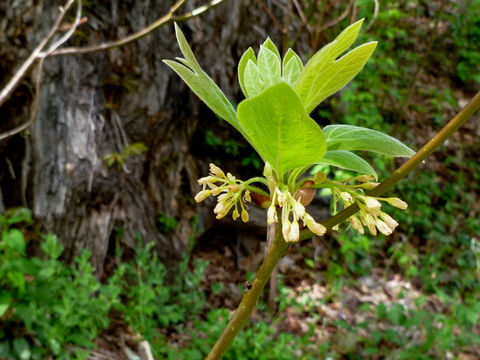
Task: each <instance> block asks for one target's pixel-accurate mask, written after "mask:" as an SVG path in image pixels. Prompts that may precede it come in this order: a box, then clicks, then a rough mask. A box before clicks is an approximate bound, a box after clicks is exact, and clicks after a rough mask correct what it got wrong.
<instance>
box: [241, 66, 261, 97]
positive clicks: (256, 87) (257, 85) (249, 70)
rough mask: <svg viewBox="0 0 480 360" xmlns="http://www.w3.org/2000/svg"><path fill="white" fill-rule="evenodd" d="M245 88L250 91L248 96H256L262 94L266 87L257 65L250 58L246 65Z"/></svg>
mask: <svg viewBox="0 0 480 360" xmlns="http://www.w3.org/2000/svg"><path fill="white" fill-rule="evenodd" d="M244 81H245V82H244V83H245V90H246V91H247V93H248V97H254V96H257V95H258V94H260V93H261V92H262V91H263V89H264V83H263V80H262V78H261V77H260V73H259V71H258V67H257V65H255V64H254V63H253V61H251V60H248V62H247V66H246V67H245V79H244Z"/></svg>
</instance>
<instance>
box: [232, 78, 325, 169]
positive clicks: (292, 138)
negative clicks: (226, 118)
mask: <svg viewBox="0 0 480 360" xmlns="http://www.w3.org/2000/svg"><path fill="white" fill-rule="evenodd" d="M238 120H239V122H240V124H241V125H242V127H243V128H244V129H245V131H246V132H247V134H248V135H249V137H250V140H251V144H252V145H253V146H254V148H255V149H256V150H257V152H258V153H259V154H260V156H261V157H262V158H263V160H264V161H268V162H269V163H270V164H271V165H272V167H273V168H274V169H275V170H276V171H277V173H279V174H283V173H284V172H285V171H288V170H291V169H294V168H297V167H303V166H307V165H311V164H313V163H315V162H318V161H320V160H321V159H322V157H323V154H324V153H325V150H326V147H325V141H324V135H323V133H322V130H321V129H320V127H319V126H318V125H317V124H316V123H315V121H313V120H312V119H311V118H310V117H309V116H308V114H307V113H306V111H305V108H304V107H303V104H302V102H301V101H300V99H299V97H298V95H297V94H296V93H295V91H294V90H293V89H292V88H291V87H290V86H289V85H288V84H287V83H285V82H280V83H278V84H276V85H274V86H272V87H270V88H268V89H267V90H265V91H264V92H262V93H261V94H260V95H258V96H256V97H254V98H250V99H247V100H244V101H243V102H241V103H240V105H239V106H238Z"/></svg>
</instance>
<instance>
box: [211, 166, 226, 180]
mask: <svg viewBox="0 0 480 360" xmlns="http://www.w3.org/2000/svg"><path fill="white" fill-rule="evenodd" d="M210 172H211V173H212V174H213V175H215V176H218V177H221V178H224V177H225V173H224V172H223V171H222V170H221V169H220V168H219V167H218V166H216V165H215V164H212V163H210Z"/></svg>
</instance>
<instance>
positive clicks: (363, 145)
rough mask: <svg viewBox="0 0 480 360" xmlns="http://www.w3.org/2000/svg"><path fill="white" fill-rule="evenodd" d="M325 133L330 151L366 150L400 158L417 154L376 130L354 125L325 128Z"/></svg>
mask: <svg viewBox="0 0 480 360" xmlns="http://www.w3.org/2000/svg"><path fill="white" fill-rule="evenodd" d="M323 132H324V133H325V137H326V141H327V149H328V151H331V150H365V151H372V152H376V153H380V154H384V155H390V156H399V157H411V156H413V155H414V154H415V151H413V150H412V149H410V148H409V147H408V146H407V145H405V144H403V143H402V142H401V141H399V140H397V139H395V138H393V137H391V136H388V135H386V134H384V133H382V132H380V131H376V130H371V129H367V128H363V127H359V126H352V125H329V126H326V127H324V128H323Z"/></svg>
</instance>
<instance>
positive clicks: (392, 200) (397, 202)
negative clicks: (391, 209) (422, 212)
mask: <svg viewBox="0 0 480 360" xmlns="http://www.w3.org/2000/svg"><path fill="white" fill-rule="evenodd" d="M385 201H386V202H387V203H389V204H390V205H392V206H395V207H396V208H399V209H402V210H406V209H407V208H408V204H407V203H406V202H405V201H403V200H400V199H399V198H396V197H393V198H387V199H385Z"/></svg>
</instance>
